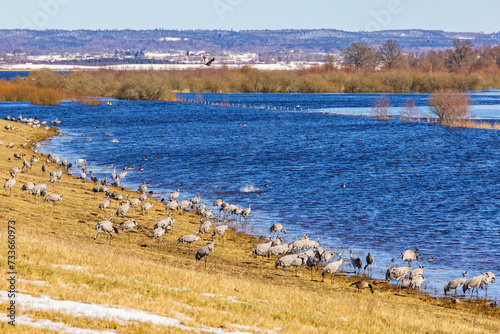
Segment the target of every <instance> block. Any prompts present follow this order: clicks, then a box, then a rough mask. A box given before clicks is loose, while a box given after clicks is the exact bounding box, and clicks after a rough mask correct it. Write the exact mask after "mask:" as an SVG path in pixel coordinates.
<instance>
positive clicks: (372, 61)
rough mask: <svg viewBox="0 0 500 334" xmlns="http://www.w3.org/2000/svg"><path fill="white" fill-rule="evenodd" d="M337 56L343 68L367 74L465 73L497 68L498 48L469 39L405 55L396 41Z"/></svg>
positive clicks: (356, 46)
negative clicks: (384, 71)
mask: <svg viewBox="0 0 500 334" xmlns="http://www.w3.org/2000/svg"><path fill="white" fill-rule="evenodd" d="M340 55H341V59H340V61H341V62H342V63H343V64H344V65H345V66H347V67H351V68H354V69H358V70H368V71H373V70H375V69H377V68H379V69H389V70H391V69H419V70H422V71H424V72H442V71H450V72H456V71H465V72H467V71H471V70H472V71H474V70H478V69H481V68H488V67H491V66H499V65H500V45H497V46H491V45H489V44H484V45H482V46H480V47H474V44H473V43H472V42H471V41H470V40H455V41H454V42H453V48H451V49H447V50H440V51H435V50H430V51H428V52H423V53H420V54H415V53H405V52H404V51H403V49H402V48H401V46H400V45H399V43H398V41H397V40H395V39H389V40H387V41H385V43H384V44H382V45H381V46H380V47H379V48H378V49H377V48H375V47H373V46H370V45H368V44H366V43H353V44H351V45H350V46H348V47H346V48H344V49H342V50H341V52H340ZM325 61H326V59H325Z"/></svg>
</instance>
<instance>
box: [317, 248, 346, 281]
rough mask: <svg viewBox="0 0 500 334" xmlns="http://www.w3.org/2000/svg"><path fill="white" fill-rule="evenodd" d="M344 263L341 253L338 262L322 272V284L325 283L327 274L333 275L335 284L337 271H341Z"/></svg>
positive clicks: (332, 263)
mask: <svg viewBox="0 0 500 334" xmlns="http://www.w3.org/2000/svg"><path fill="white" fill-rule="evenodd" d="M342 263H344V259H343V258H342V253H339V259H338V260H337V261H334V262H331V263H329V264H327V265H326V266H325V267H324V268H323V270H322V272H321V277H322V280H321V282H324V280H325V275H326V274H331V275H332V283H333V281H334V279H335V278H334V276H333V275H334V274H335V273H336V272H337V270H339V268H340V266H341V265H342Z"/></svg>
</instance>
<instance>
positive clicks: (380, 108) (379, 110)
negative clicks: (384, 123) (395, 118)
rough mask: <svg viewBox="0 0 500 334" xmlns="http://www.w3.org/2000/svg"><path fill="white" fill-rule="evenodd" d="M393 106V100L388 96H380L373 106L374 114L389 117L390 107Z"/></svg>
mask: <svg viewBox="0 0 500 334" xmlns="http://www.w3.org/2000/svg"><path fill="white" fill-rule="evenodd" d="M390 107H391V100H390V99H389V97H388V96H386V95H382V96H379V97H378V98H377V99H376V100H375V102H373V105H372V107H371V110H372V115H373V116H377V117H379V118H384V119H387V115H388V114H389V108H390Z"/></svg>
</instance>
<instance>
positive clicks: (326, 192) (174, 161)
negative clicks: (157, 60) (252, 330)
mask: <svg viewBox="0 0 500 334" xmlns="http://www.w3.org/2000/svg"><path fill="white" fill-rule="evenodd" d="M184 96H186V97H189V98H195V95H194V94H186V95H184ZM377 96H378V95H374V94H364V95H345V94H323V95H321V94H318V95H301V94H292V95H287V94H268V95H265V94H203V96H202V98H203V99H204V100H212V101H219V102H220V101H229V102H230V103H240V104H249V103H251V104H262V105H266V106H267V105H270V106H278V109H279V107H280V106H282V108H283V109H286V107H289V108H293V106H296V105H301V107H302V108H303V109H304V108H311V109H327V110H340V112H341V113H342V112H345V110H352V108H362V109H363V108H364V109H366V110H368V109H369V106H370V105H371V103H373V100H374V98H376V97H377ZM390 97H391V100H392V101H393V104H394V105H400V104H401V103H402V102H403V101H404V100H405V99H407V98H409V97H411V98H413V99H415V101H416V102H417V105H420V106H424V105H425V104H426V102H427V98H428V96H427V95H425V94H414V95H390ZM473 99H474V102H475V104H476V105H478V106H477V107H476V110H487V111H488V113H489V114H484V115H479V116H482V118H494V117H498V116H500V95H499V94H498V93H497V92H488V93H478V94H473ZM19 114H23V115H24V116H36V117H39V118H41V119H47V120H51V119H54V118H56V117H57V118H59V119H60V120H62V121H63V123H62V125H61V132H63V133H66V134H68V135H67V136H60V137H58V138H55V139H54V140H52V141H50V142H47V143H45V144H44V146H43V148H42V151H43V152H44V153H47V152H52V153H53V154H54V155H58V156H61V157H63V158H64V157H67V158H68V160H70V161H74V160H76V159H77V158H84V159H86V160H87V162H89V163H90V164H91V166H90V169H91V170H95V171H96V173H95V175H97V176H98V177H104V176H108V178H109V176H110V174H111V170H110V169H107V168H106V167H105V166H106V165H110V164H114V165H115V166H118V167H119V170H122V169H123V167H125V166H135V169H134V170H130V171H129V173H128V175H127V177H126V178H125V180H124V182H125V184H126V185H127V186H131V187H132V188H136V187H138V185H139V184H141V183H142V181H143V180H145V181H146V183H147V185H148V187H149V188H150V189H152V190H154V192H155V194H156V195H157V196H158V197H168V193H170V192H171V191H173V190H175V189H177V188H179V189H180V191H181V196H180V199H189V198H192V197H194V196H196V194H197V193H199V194H200V196H201V198H202V201H204V202H206V203H207V204H208V205H209V206H211V204H212V203H213V201H214V200H215V199H217V198H222V199H223V200H224V201H226V202H230V203H234V204H239V206H240V207H248V204H249V203H252V214H251V216H250V218H249V221H248V225H238V224H237V225H236V226H237V227H239V228H242V229H244V230H245V231H248V232H251V233H255V234H260V235H267V234H268V232H267V230H268V228H269V227H270V226H271V224H272V223H275V222H280V223H283V224H284V225H285V227H286V229H287V230H288V232H289V233H288V235H287V238H286V239H287V240H295V239H296V238H298V237H299V236H300V235H302V234H303V233H305V232H307V233H309V234H310V235H311V237H312V238H316V237H319V236H321V237H323V239H322V240H321V244H322V245H323V246H324V247H325V248H329V247H332V248H333V249H334V250H335V251H342V252H343V253H344V254H347V257H348V254H349V249H353V250H354V251H355V253H356V256H359V257H360V258H361V259H362V260H363V262H364V258H365V256H366V253H367V252H371V254H373V256H374V257H375V266H374V276H377V277H383V276H384V274H385V271H386V269H387V268H388V267H389V266H391V265H394V264H398V265H404V263H403V262H402V261H401V259H400V257H399V254H400V253H401V252H402V251H404V250H405V249H407V248H418V249H419V250H420V252H421V254H422V257H423V258H425V261H423V262H419V263H420V264H423V265H424V266H425V267H426V271H425V273H424V276H425V278H426V282H425V286H426V288H427V290H428V291H429V292H430V293H433V294H441V291H442V288H443V285H444V283H445V282H447V281H448V280H450V279H452V278H458V277H461V272H462V270H467V271H468V272H469V277H471V276H475V275H478V274H481V273H483V272H486V271H492V272H494V273H495V274H496V275H497V276H499V274H500V265H499V263H498V253H499V251H500V215H499V214H500V210H499V206H500V191H499V188H498V185H499V183H500V182H499V181H500V174H499V163H500V145H499V140H500V132H499V131H496V130H480V129H450V128H445V127H441V126H437V125H435V124H430V123H426V122H420V123H417V122H412V123H409V122H404V121H398V120H389V121H378V120H375V119H371V118H365V117H363V118H362V117H345V116H337V115H330V114H328V112H326V113H325V114H323V113H306V112H302V113H300V112H292V111H289V112H286V111H279V110H277V111H274V110H268V109H260V110H255V109H248V108H241V107H240V108H232V107H219V106H207V105H194V104H181V103H169V102H140V101H114V103H113V105H112V106H108V105H101V106H91V107H89V106H81V105H78V104H74V103H63V104H62V105H61V106H58V107H39V106H32V105H29V104H27V103H0V116H2V117H3V116H5V115H16V116H17V115H19ZM489 115H492V116H489ZM93 126H99V128H92V127H93ZM106 133H111V134H112V136H106ZM81 134H83V135H85V137H77V136H76V135H81ZM88 138H91V139H92V140H91V141H87V139H88ZM112 141H115V142H114V143H113V142H112ZM153 157H158V159H154V158H153ZM143 158H144V159H146V158H147V160H144V159H143ZM140 166H143V167H144V171H140V170H139V167H140ZM72 171H73V172H74V173H76V172H77V170H76V169H73V170H72ZM342 183H345V185H346V188H341V187H340V185H341V184H342ZM248 256H249V257H250V256H251V255H250V254H248ZM344 257H346V256H344ZM392 258H395V260H396V261H395V262H394V263H393V262H391V259H392ZM428 258H434V259H435V261H434V262H432V263H431V262H428V261H427V259H428ZM415 265H417V266H418V263H414V266H415ZM346 269H348V270H350V269H349V267H348V266H346ZM481 294H482V295H484V291H483V292H481ZM488 296H489V297H493V298H494V299H496V300H500V284H498V283H496V284H495V283H494V284H491V285H490V288H489V289H488Z"/></svg>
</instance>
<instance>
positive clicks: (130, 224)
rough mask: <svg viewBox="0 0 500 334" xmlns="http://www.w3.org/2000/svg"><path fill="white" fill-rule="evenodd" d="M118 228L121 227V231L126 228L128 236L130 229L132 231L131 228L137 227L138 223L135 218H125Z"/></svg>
mask: <svg viewBox="0 0 500 334" xmlns="http://www.w3.org/2000/svg"><path fill="white" fill-rule="evenodd" d="M120 228H121V229H122V231H124V230H128V236H129V237H130V231H132V229H134V228H139V225H138V224H137V222H136V221H135V220H127V221H125V222H123V223H121V224H120Z"/></svg>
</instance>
